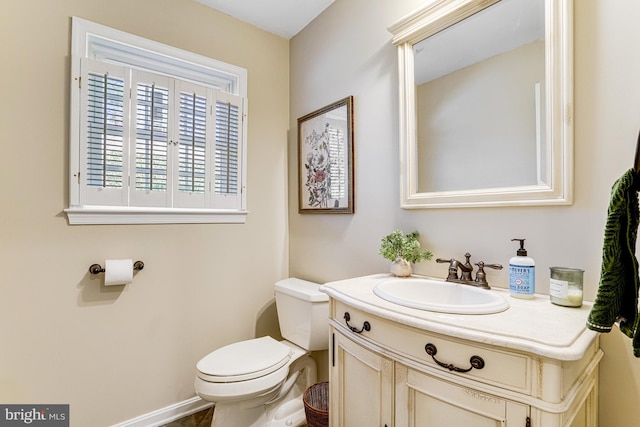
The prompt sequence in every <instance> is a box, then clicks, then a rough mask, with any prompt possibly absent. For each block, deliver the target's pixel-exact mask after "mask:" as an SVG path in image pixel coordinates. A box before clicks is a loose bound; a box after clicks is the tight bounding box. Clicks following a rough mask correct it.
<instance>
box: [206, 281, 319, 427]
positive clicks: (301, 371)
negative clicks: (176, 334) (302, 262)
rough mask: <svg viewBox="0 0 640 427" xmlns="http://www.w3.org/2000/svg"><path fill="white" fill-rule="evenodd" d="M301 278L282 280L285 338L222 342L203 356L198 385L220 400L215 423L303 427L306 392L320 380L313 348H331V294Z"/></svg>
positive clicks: (278, 291)
mask: <svg viewBox="0 0 640 427" xmlns="http://www.w3.org/2000/svg"><path fill="white" fill-rule="evenodd" d="M319 287H320V285H318V284H317V283H312V282H307V281H305V280H300V279H294V278H290V279H285V280H281V281H279V282H277V283H276V285H275V295H276V307H277V309H278V321H279V322H280V330H281V333H282V336H283V337H284V338H285V341H277V340H275V339H273V338H271V337H262V338H256V339H251V340H247V341H241V342H237V343H234V344H230V345H227V346H225V347H222V348H220V349H218V350H216V351H214V352H213V353H209V354H208V355H207V356H205V357H203V358H202V359H200V361H199V362H198V364H197V376H196V379H195V389H196V392H197V393H198V395H199V396H200V397H201V398H202V399H204V400H208V401H210V402H215V409H214V411H213V422H212V423H211V425H212V426H213V427H297V426H300V425H303V424H305V423H306V418H305V414H304V406H303V403H302V393H303V392H304V390H305V389H306V388H307V387H308V386H310V385H311V384H314V383H315V382H316V364H315V362H314V361H313V359H312V358H311V357H310V356H309V352H310V351H315V350H325V349H327V347H328V330H329V327H328V323H327V318H328V316H329V302H328V301H329V298H328V296H327V295H326V294H324V293H322V292H320V291H319Z"/></svg>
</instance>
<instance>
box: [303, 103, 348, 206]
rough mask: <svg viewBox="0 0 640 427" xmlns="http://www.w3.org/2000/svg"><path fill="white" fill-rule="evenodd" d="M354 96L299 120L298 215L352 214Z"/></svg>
mask: <svg viewBox="0 0 640 427" xmlns="http://www.w3.org/2000/svg"><path fill="white" fill-rule="evenodd" d="M353 151H354V150H353V96H348V97H346V98H344V99H341V100H339V101H336V102H334V103H333V104H330V105H327V106H326V107H323V108H321V109H319V110H317V111H314V112H312V113H309V114H307V115H305V116H303V117H300V118H299V119H298V212H299V213H301V214H305V213H337V214H353V213H354V211H355V209H354V197H353V189H354V182H353V170H354V166H353Z"/></svg>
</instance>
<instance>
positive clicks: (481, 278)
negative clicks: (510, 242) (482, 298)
mask: <svg viewBox="0 0 640 427" xmlns="http://www.w3.org/2000/svg"><path fill="white" fill-rule="evenodd" d="M476 265H477V266H478V271H477V272H476V280H475V283H476V286H480V287H481V288H484V289H491V286H489V283H487V273H485V272H484V268H485V267H488V268H493V269H494V270H502V265H500V264H485V263H484V261H479V262H477V263H476Z"/></svg>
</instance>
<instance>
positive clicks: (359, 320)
mask: <svg viewBox="0 0 640 427" xmlns="http://www.w3.org/2000/svg"><path fill="white" fill-rule="evenodd" d="M333 308H334V309H333V312H332V317H333V319H334V321H335V322H337V323H339V324H342V325H345V326H348V327H349V328H353V329H356V330H357V331H358V333H357V335H358V336H359V337H361V338H362V339H364V340H367V341H370V342H371V343H372V344H375V345H376V346H378V347H381V348H382V349H384V350H385V351H389V352H392V353H395V354H397V355H398V356H400V357H402V358H406V359H410V360H413V361H416V362H418V363H420V364H422V365H427V366H429V367H431V368H434V369H436V370H440V371H444V372H449V371H450V372H451V375H454V376H462V377H465V378H472V379H474V380H476V381H479V382H482V383H486V384H492V385H495V386H498V387H501V388H507V389H510V390H514V391H518V392H521V393H525V394H530V389H531V373H532V361H531V360H530V357H529V356H527V355H524V354H520V353H514V352H507V351H503V350H499V349H496V348H493V347H489V346H484V345H482V344H477V343H475V342H471V341H466V340H462V339H456V338H451V337H447V336H444V335H440V334H437V333H432V332H428V331H424V330H420V329H416V328H413V327H410V326H406V325H402V324H399V323H395V322H392V321H390V320H386V319H382V318H380V317H377V316H374V315H371V314H369V313H366V312H363V311H361V310H357V309H354V308H353V307H349V306H347V305H345V304H343V303H342V302H340V301H335V306H334V307H333ZM345 313H349V315H348V317H349V321H348V325H347V322H346V320H345ZM365 322H367V323H368V325H369V328H368V329H369V330H366V329H363V326H364V324H365ZM353 329H352V331H353ZM361 329H363V330H362V331H360V330H361ZM353 333H354V334H356V332H353ZM427 344H431V346H432V347H431V351H432V352H433V349H434V348H435V354H433V357H432V356H431V355H429V354H427V351H426V349H425V347H426V346H427ZM472 357H474V361H475V360H476V359H475V357H479V358H481V359H482V361H483V362H484V365H483V366H482V367H481V368H479V369H478V365H477V364H476V367H472V364H471V359H472ZM436 360H437V361H438V362H440V364H443V365H446V366H445V367H443V366H441V365H439V364H438V363H437V362H436ZM453 367H455V368H459V369H462V370H467V369H469V368H471V369H470V370H469V371H468V372H456V371H455V370H453V369H454V368H453Z"/></svg>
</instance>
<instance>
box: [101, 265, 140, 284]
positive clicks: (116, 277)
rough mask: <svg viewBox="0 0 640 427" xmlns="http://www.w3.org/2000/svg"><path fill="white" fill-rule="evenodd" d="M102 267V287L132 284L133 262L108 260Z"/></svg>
mask: <svg viewBox="0 0 640 427" xmlns="http://www.w3.org/2000/svg"><path fill="white" fill-rule="evenodd" d="M104 263H105V266H104V285H105V286H113V285H127V284H129V283H131V282H133V260H130V259H108V260H106V261H105V262H104Z"/></svg>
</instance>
